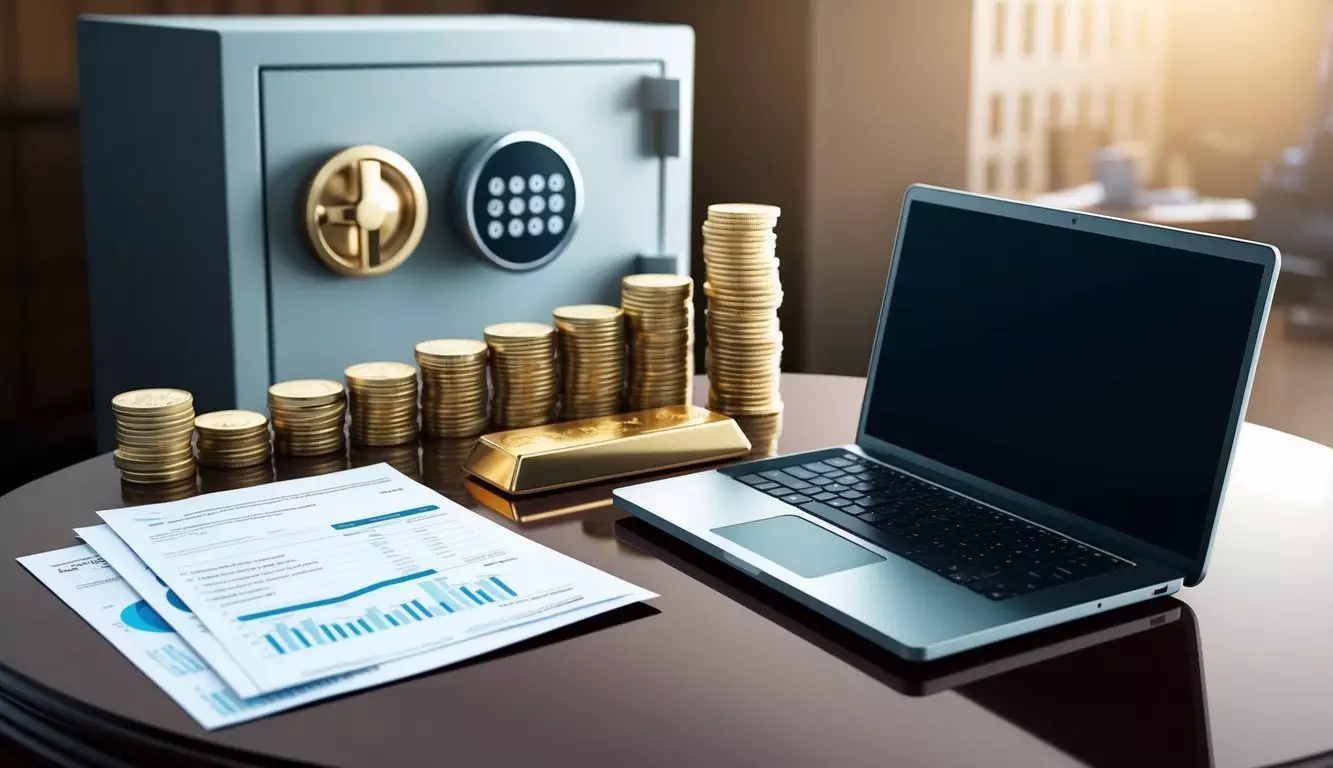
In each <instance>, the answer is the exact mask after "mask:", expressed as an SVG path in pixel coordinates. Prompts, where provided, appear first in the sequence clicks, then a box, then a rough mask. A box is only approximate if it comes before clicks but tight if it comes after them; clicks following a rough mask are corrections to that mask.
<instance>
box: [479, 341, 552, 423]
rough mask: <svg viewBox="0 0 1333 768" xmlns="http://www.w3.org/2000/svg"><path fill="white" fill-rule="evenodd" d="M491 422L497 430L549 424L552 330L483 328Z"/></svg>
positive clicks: (550, 411) (550, 409)
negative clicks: (487, 351)
mask: <svg viewBox="0 0 1333 768" xmlns="http://www.w3.org/2000/svg"><path fill="white" fill-rule="evenodd" d="M485 336H486V345H487V346H488V347H490V350H491V387H492V392H491V420H492V422H493V423H494V425H495V426H496V427H498V428H500V429H516V428H519V427H535V426H538V425H541V424H549V423H550V421H551V414H552V411H553V410H554V409H555V396H556V389H557V386H556V385H557V383H558V381H557V378H556V374H555V329H554V328H552V327H551V326H549V325H544V324H542V323H497V324H496V325H489V326H486V330H485Z"/></svg>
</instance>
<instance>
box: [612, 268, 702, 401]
mask: <svg viewBox="0 0 1333 768" xmlns="http://www.w3.org/2000/svg"><path fill="white" fill-rule="evenodd" d="M620 306H621V308H622V309H624V311H625V325H626V327H627V328H628V334H627V335H628V340H629V386H628V387H627V390H626V394H625V400H626V407H627V408H628V409H629V410H631V411H638V410H643V409H645V408H657V407H660V406H663V405H685V404H687V403H689V402H690V390H691V381H692V380H693V378H694V281H693V280H691V279H690V278H689V277H688V276H686V275H629V276H627V277H626V278H625V279H624V280H622V281H621V283H620Z"/></svg>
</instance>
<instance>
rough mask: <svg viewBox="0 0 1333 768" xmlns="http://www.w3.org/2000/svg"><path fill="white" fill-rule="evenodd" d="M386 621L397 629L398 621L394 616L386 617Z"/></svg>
mask: <svg viewBox="0 0 1333 768" xmlns="http://www.w3.org/2000/svg"><path fill="white" fill-rule="evenodd" d="M384 620H385V621H387V622H389V623H390V624H392V625H393V626H395V627H396V626H398V619H395V618H394V617H393V615H392V614H390V615H388V616H385V617H384Z"/></svg>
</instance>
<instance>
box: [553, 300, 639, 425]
mask: <svg viewBox="0 0 1333 768" xmlns="http://www.w3.org/2000/svg"><path fill="white" fill-rule="evenodd" d="M552 316H553V318H554V320H555V328H556V331H557V332H558V335H559V341H560V379H561V384H562V386H561V392H560V416H561V418H564V419H590V418H593V417H594V416H609V415H611V414H613V413H619V412H620V404H621V402H620V401H621V390H622V389H623V388H624V386H625V327H624V322H623V319H622V318H623V313H622V311H621V310H620V308H619V307H610V306H606V305H605V304H579V305H575V306H568V307H556V308H555V311H554V312H552Z"/></svg>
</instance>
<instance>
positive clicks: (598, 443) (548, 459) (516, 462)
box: [466, 405, 750, 495]
mask: <svg viewBox="0 0 1333 768" xmlns="http://www.w3.org/2000/svg"><path fill="white" fill-rule="evenodd" d="M749 450H750V441H749V440H747V439H746V437H745V433H744V432H742V431H741V428H740V427H739V426H738V425H737V424H736V422H735V421H734V420H732V418H731V417H730V416H723V415H722V414H720V413H714V412H712V411H710V410H708V409H706V408H700V407H698V406H695V405H672V406H666V407H662V408H652V409H649V410H646V411H634V412H632V413H620V414H616V415H615V416H598V417H596V418H592V419H580V420H578V421H566V422H563V423H560V424H546V425H544V426H540V427H525V428H523V429H512V430H509V431H507V432H495V433H492V434H489V435H482V437H481V441H480V442H478V443H477V446H476V447H475V448H473V449H472V455H471V456H469V457H468V460H467V465H466V469H467V471H468V472H469V473H470V474H472V475H475V476H477V477H479V478H481V479H482V480H485V481H486V482H488V483H490V484H491V485H494V486H495V487H497V488H499V489H501V490H503V491H504V492H506V493H510V494H516V495H517V494H525V493H537V492H538V491H549V490H551V489H554V488H566V487H569V486H571V485H583V484H584V483H597V482H603V481H606V480H611V479H613V478H618V477H628V476H630V475H638V474H643V473H645V472H658V471H661V470H664V469H673V468H675V467H684V466H689V465H691V464H701V463H704V462H709V461H719V460H721V459H730V458H734V457H737V456H743V455H745V454H746V453H748V452H749Z"/></svg>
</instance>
